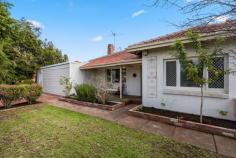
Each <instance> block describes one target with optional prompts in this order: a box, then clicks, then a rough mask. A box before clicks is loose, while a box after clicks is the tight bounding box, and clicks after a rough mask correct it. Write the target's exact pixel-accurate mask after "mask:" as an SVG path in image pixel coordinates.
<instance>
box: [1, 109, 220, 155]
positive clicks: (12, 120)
mask: <svg viewBox="0 0 236 158" xmlns="http://www.w3.org/2000/svg"><path fill="white" fill-rule="evenodd" d="M0 153H1V154H0V157H7V158H9V157H104V158H107V157H108V158H109V157H111V158H116V157H135V158H136V157H141V158H144V157H148V158H149V157H158V158H159V157H160V158H162V157H164V158H166V157H191V158H195V157H216V156H217V155H215V154H214V153H210V152H208V151H205V150H202V149H199V148H197V147H194V146H191V145H188V144H182V143H177V142H175V141H173V140H171V139H168V138H164V137H161V136H157V135H152V134H147V133H144V132H140V131H136V130H133V129H128V128H125V127H123V126H121V125H118V124H115V123H112V122H109V121H106V120H102V119H98V118H95V117H90V116H87V115H83V114H80V113H77V112H73V111H69V110H65V109H61V108H57V107H53V106H50V105H34V106H28V107H23V108H18V109H13V110H8V111H1V112H0Z"/></svg>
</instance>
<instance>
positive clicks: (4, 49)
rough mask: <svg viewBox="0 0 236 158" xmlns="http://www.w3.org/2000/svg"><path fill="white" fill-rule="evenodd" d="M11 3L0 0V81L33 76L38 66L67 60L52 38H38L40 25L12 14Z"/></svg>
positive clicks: (8, 82) (16, 80) (5, 81)
mask: <svg viewBox="0 0 236 158" xmlns="http://www.w3.org/2000/svg"><path fill="white" fill-rule="evenodd" d="M12 6H13V5H12V4H10V3H7V2H2V1H1V0H0V84H2V83H7V84H14V83H16V82H18V81H21V80H27V79H32V77H33V75H34V74H35V73H36V71H37V70H38V69H39V68H40V67H41V66H46V65H50V64H56V63H61V62H65V61H68V57H67V55H64V54H63V53H62V52H61V51H60V50H59V49H58V48H56V47H55V46H54V44H53V43H52V42H50V41H47V40H41V39H40V34H41V29H40V28H37V27H35V26H34V25H33V24H32V23H30V22H28V21H27V20H26V19H24V18H22V19H20V20H17V19H14V18H13V17H11V15H10V11H9V10H10V8H11V7H12Z"/></svg>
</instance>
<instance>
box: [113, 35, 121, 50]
mask: <svg viewBox="0 0 236 158" xmlns="http://www.w3.org/2000/svg"><path fill="white" fill-rule="evenodd" d="M111 35H112V36H113V45H114V48H116V37H117V36H119V35H121V34H120V33H116V32H113V31H111Z"/></svg>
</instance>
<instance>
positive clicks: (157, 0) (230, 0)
mask: <svg viewBox="0 0 236 158" xmlns="http://www.w3.org/2000/svg"><path fill="white" fill-rule="evenodd" d="M151 2H152V6H160V7H163V6H168V5H172V6H174V7H176V8H177V9H178V10H179V11H180V12H181V13H182V14H184V15H185V16H186V18H185V19H184V21H183V22H182V24H177V25H178V26H180V27H192V26H198V25H202V26H204V25H208V24H210V23H216V22H218V21H226V20H234V21H231V22H228V23H227V25H226V26H225V27H222V28H219V29H221V30H220V31H224V32H230V33H236V28H235V24H236V22H235V19H236V1H235V0H190V1H186V2H185V1H183V0H153V1H151ZM219 29H218V30H217V31H219ZM205 31H206V32H207V31H208V30H205ZM210 31H214V30H210Z"/></svg>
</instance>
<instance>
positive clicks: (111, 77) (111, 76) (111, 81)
mask: <svg viewBox="0 0 236 158" xmlns="http://www.w3.org/2000/svg"><path fill="white" fill-rule="evenodd" d="M108 70H110V79H111V80H110V81H108V80H107V76H108V75H107V71H108ZM113 70H118V74H119V75H120V69H119V68H106V76H105V77H106V82H107V83H111V84H118V83H120V77H119V82H113V75H112V71H113Z"/></svg>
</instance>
